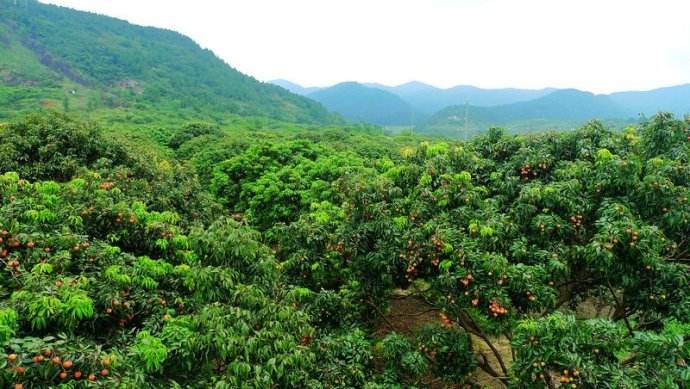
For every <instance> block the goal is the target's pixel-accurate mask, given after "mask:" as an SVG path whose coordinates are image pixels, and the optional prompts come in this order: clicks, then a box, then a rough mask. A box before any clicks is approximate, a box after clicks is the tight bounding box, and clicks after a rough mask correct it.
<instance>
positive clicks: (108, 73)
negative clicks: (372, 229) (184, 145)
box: [0, 0, 338, 124]
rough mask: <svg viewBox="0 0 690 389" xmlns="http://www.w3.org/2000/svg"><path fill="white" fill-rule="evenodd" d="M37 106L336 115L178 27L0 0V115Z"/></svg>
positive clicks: (30, 0)
mask: <svg viewBox="0 0 690 389" xmlns="http://www.w3.org/2000/svg"><path fill="white" fill-rule="evenodd" d="M41 107H43V108H46V107H48V108H60V109H62V110H64V111H74V112H79V113H82V114H89V115H92V116H93V115H96V116H99V117H103V116H104V117H107V118H117V119H120V120H124V121H127V122H129V123H131V122H134V121H136V122H139V123H141V122H147V121H148V122H158V123H159V122H161V121H162V119H165V118H166V117H168V116H170V117H174V118H186V119H188V118H198V119H206V120H214V121H219V122H222V121H224V120H228V118H232V117H233V115H242V116H262V117H269V118H272V119H277V120H281V121H289V122H302V123H319V124H324V123H331V122H337V121H338V118H337V117H336V116H334V115H332V114H330V113H328V112H327V111H326V110H325V109H324V108H323V107H321V106H320V105H319V104H318V103H315V102H314V101H312V100H309V99H305V98H302V97H299V96H296V95H293V94H291V93H288V92H286V91H285V90H284V89H282V88H279V87H276V86H274V85H270V84H264V83H261V82H259V81H257V80H255V79H253V78H251V77H249V76H246V75H244V74H242V73H240V72H238V71H236V70H235V69H233V68H231V67H230V66H228V65H227V64H226V63H225V62H223V61H222V60H221V59H219V58H217V57H216V56H215V55H214V54H213V53H212V52H211V51H209V50H205V49H202V48H201V47H200V46H199V45H197V44H196V43H195V42H194V41H192V40H191V39H189V38H188V37H185V36H183V35H181V34H179V33H176V32H173V31H168V30H162V29H158V28H151V27H141V26H135V25H131V24H129V23H127V22H125V21H122V20H118V19H114V18H110V17H106V16H100V15H95V14H91V13H86V12H79V11H75V10H71V9H68V8H61V7H56V6H52V5H46V4H41V3H39V2H37V1H34V0H22V1H21V2H16V1H14V0H0V118H7V117H12V116H16V115H17V113H18V112H21V111H36V110H38V109H39V108H41ZM147 119H148V120H147Z"/></svg>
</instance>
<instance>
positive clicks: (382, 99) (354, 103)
mask: <svg viewBox="0 0 690 389" xmlns="http://www.w3.org/2000/svg"><path fill="white" fill-rule="evenodd" d="M308 97H309V98H311V99H314V100H316V101H318V102H320V103H321V104H323V105H324V106H325V107H326V108H328V109H330V110H331V111H334V112H337V113H339V114H341V115H343V116H344V117H345V118H346V119H348V120H350V121H354V122H368V123H373V124H379V125H409V124H411V123H414V122H415V121H416V120H418V119H419V118H420V115H419V114H418V113H416V112H415V110H414V108H413V107H411V106H410V105H409V104H408V103H406V102H405V101H404V100H403V99H401V98H400V97H398V96H396V95H394V94H392V93H390V92H386V91H384V90H380V89H376V88H370V87H367V86H365V85H362V84H359V83H356V82H344V83H341V84H337V85H334V86H332V87H329V88H324V89H320V90H318V91H316V92H313V93H310V94H309V95H308Z"/></svg>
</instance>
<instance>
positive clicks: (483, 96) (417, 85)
mask: <svg viewBox="0 0 690 389" xmlns="http://www.w3.org/2000/svg"><path fill="white" fill-rule="evenodd" d="M371 85H372V86H374V87H377V88H380V89H384V90H386V91H388V92H391V93H394V94H396V95H398V96H400V98H402V99H403V100H405V101H407V102H408V103H409V104H410V105H411V106H413V107H414V108H415V109H417V110H419V111H421V112H426V113H434V112H436V111H438V110H440V109H443V108H445V107H449V106H452V105H460V104H465V103H467V104H470V105H474V106H478V107H488V106H494V105H501V104H511V103H516V102H521V101H528V100H533V99H536V98H539V97H542V96H546V95H547V94H549V93H551V92H553V91H554V90H555V89H553V88H545V89H535V90H532V89H515V88H503V89H482V88H478V87H475V86H469V85H459V86H455V87H452V88H448V89H441V88H437V87H434V86H431V85H428V84H424V83H421V82H418V81H413V82H408V83H406V84H402V85H398V86H394V87H389V86H385V85H380V84H371Z"/></svg>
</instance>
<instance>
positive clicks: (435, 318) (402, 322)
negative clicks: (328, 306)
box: [372, 291, 512, 389]
mask: <svg viewBox="0 0 690 389" xmlns="http://www.w3.org/2000/svg"><path fill="white" fill-rule="evenodd" d="M428 323H437V324H440V323H441V321H440V317H439V310H438V309H437V308H434V307H433V306H431V305H430V304H429V303H427V302H426V301H424V299H422V298H421V297H418V296H411V295H406V294H405V293H404V291H399V293H397V294H396V295H395V296H394V297H393V298H392V299H391V301H390V307H389V310H388V312H386V313H385V315H383V317H381V318H379V324H378V326H377V328H376V329H375V330H374V332H373V333H372V335H373V336H375V337H377V338H383V337H384V336H386V335H387V334H388V333H390V332H393V331H395V332H397V333H399V334H402V335H406V336H411V335H412V333H413V331H414V330H415V329H416V328H419V327H422V326H423V325H425V324H428ZM491 341H492V343H493V345H494V346H495V347H496V349H497V350H498V351H499V353H500V354H501V358H503V361H504V362H505V364H506V365H507V367H508V368H510V365H511V364H512V355H511V352H510V342H509V341H508V339H506V338H499V339H491ZM472 347H473V349H474V350H475V351H477V352H480V353H482V354H484V355H485V356H486V358H487V360H488V362H489V364H490V365H491V366H492V367H493V368H494V370H496V371H500V367H499V364H498V362H497V360H496V358H495V357H494V356H493V353H492V352H491V350H490V349H489V347H488V346H487V345H486V343H484V341H482V340H481V339H480V338H478V337H476V336H472ZM470 381H471V382H473V383H475V384H477V385H479V387H485V388H490V389H494V388H496V389H504V388H505V385H503V383H501V381H500V380H497V379H495V378H493V377H491V376H490V375H488V374H487V373H485V372H484V371H483V370H481V369H477V370H476V371H475V372H474V374H473V375H472V376H471V377H470ZM423 384H424V385H426V386H427V387H429V388H432V389H457V388H469V387H471V386H469V385H464V386H463V385H457V384H445V383H443V382H441V381H440V380H438V379H435V378H434V377H433V376H431V375H429V376H427V377H425V378H424V380H423Z"/></svg>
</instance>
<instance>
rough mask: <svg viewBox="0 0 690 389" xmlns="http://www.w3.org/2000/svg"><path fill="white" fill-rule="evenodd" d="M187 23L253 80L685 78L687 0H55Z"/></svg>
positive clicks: (505, 82) (153, 21)
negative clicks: (254, 78)
mask: <svg viewBox="0 0 690 389" xmlns="http://www.w3.org/2000/svg"><path fill="white" fill-rule="evenodd" d="M47 2H50V3H55V4H60V5H65V6H69V7H73V8H77V9H81V10H89V11H94V12H98V13H103V14H107V15H110V16H115V17H119V18H122V19H126V20H128V21H130V22H133V23H137V24H143V25H151V26H156V27H165V28H170V29H173V30H177V31H180V32H182V33H184V34H186V35H189V36H190V37H192V38H193V39H194V40H196V41H197V42H198V43H199V44H201V45H202V46H204V47H207V48H209V49H211V50H213V51H214V52H215V53H216V54H217V55H218V56H220V57H221V58H223V59H225V60H226V61H227V62H228V63H230V64H231V65H232V66H234V67H235V68H237V69H239V70H240V71H242V72H244V73H247V74H250V75H252V76H254V77H256V78H258V79H260V80H264V81H266V80H270V79H274V78H285V79H288V80H291V81H295V82H297V83H300V84H302V85H306V86H314V85H316V86H325V85H330V84H334V83H337V82H341V81H350V80H354V81H361V82H381V83H385V84H391V85H395V84H400V83H404V82H407V81H410V80H419V81H423V82H427V83H430V84H433V85H436V86H441V87H449V86H453V85H457V84H472V85H477V86H481V87H507V86H511V87H522V88H541V87H546V86H552V87H575V88H580V89H585V90H590V91H593V92H611V91H617V90H630V89H651V88H655V87H660V86H666V85H671V84H679V83H686V82H690V23H688V19H689V18H690V2H689V1H686V0H677V1H671V0H654V1H638V0H620V1H618V0H570V1H561V0H455V1H454V0H228V1H218V0H215V1H214V0H194V1H182V0H181V1H175V0H50V1H47Z"/></svg>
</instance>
